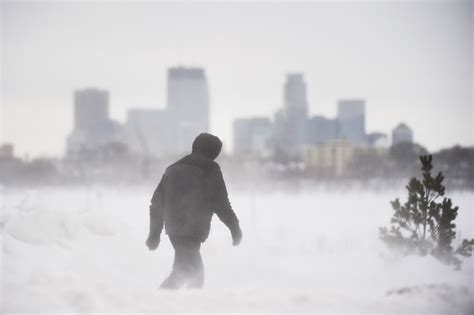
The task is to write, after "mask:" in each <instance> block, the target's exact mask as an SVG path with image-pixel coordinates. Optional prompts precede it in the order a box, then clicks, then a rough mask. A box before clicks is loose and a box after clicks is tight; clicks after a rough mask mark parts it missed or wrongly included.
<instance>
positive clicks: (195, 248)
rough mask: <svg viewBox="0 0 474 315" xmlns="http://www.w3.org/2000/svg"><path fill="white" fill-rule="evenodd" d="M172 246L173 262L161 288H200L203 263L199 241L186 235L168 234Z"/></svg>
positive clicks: (202, 277)
mask: <svg viewBox="0 0 474 315" xmlns="http://www.w3.org/2000/svg"><path fill="white" fill-rule="evenodd" d="M169 238H170V241H171V244H172V245H173V248H174V262H173V270H172V271H171V274H170V275H169V276H168V278H166V279H165V280H164V281H163V283H162V284H161V288H162V289H179V288H181V287H182V286H183V285H186V286H187V287H188V288H202V286H203V285H204V265H203V263H202V258H201V253H200V249H201V241H200V240H199V239H196V238H192V237H187V236H176V235H170V236H169Z"/></svg>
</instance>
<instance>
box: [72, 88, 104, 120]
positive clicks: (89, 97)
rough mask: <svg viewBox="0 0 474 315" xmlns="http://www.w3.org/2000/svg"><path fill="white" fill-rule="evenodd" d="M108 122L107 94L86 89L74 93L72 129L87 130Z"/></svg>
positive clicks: (97, 90)
mask: <svg viewBox="0 0 474 315" xmlns="http://www.w3.org/2000/svg"><path fill="white" fill-rule="evenodd" d="M108 120H109V92H108V91H105V90H99V89H95V88H88V89H83V90H78V91H75V92H74V129H89V128H95V127H96V126H98V125H100V124H103V123H105V122H107V121H108Z"/></svg>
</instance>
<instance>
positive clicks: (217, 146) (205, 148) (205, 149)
mask: <svg viewBox="0 0 474 315" xmlns="http://www.w3.org/2000/svg"><path fill="white" fill-rule="evenodd" d="M221 149H222V141H221V140H220V139H219V138H218V137H216V136H214V135H211V134H210V133H201V134H200V135H199V136H197V137H196V139H194V142H193V153H198V154H200V155H203V156H205V157H207V158H209V159H211V160H214V159H215V158H216V157H217V156H218V155H219V153H220V152H221Z"/></svg>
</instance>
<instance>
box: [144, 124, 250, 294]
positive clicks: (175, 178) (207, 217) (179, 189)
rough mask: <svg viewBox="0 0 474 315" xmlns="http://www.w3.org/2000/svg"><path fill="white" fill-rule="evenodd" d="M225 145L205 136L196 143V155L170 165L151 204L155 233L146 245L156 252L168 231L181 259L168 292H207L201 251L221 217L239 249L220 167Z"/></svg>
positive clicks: (166, 286) (237, 229) (237, 227)
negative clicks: (213, 222) (214, 221)
mask: <svg viewBox="0 0 474 315" xmlns="http://www.w3.org/2000/svg"><path fill="white" fill-rule="evenodd" d="M221 148H222V142H221V141H220V139H219V138H218V137H216V136H214V135H211V134H208V133H201V134H200V135H199V136H197V137H196V139H195V140H194V142H193V145H192V153H191V154H189V155H187V156H185V157H184V158H182V159H180V160H179V161H177V162H175V163H174V164H172V165H170V166H168V168H167V169H166V171H165V173H164V175H163V177H162V179H161V181H160V183H159V184H158V187H157V188H156V190H155V192H154V193H153V197H152V199H151V205H150V233H149V235H148V239H147V240H146V245H147V246H148V248H149V249H150V250H155V249H156V248H157V247H158V245H159V243H160V235H161V231H162V229H163V225H164V227H165V231H166V234H168V237H169V239H170V241H171V244H172V245H173V248H174V251H175V256H174V262H173V269H172V271H171V274H170V275H169V276H168V277H167V278H166V279H165V280H164V281H163V283H162V284H161V288H163V289H179V288H181V287H182V286H184V285H186V286H187V287H188V288H202V286H203V284H204V266H203V262H202V258H201V253H200V248H201V243H203V242H204V241H205V240H206V239H207V237H208V235H209V232H210V228H211V219H212V216H213V214H214V213H215V214H217V216H218V217H219V219H220V220H221V221H222V222H223V223H224V224H225V225H226V226H227V227H228V228H229V229H230V232H231V235H232V241H233V245H234V246H238V245H239V244H240V241H241V239H242V231H241V229H240V225H239V220H238V219H237V216H236V215H235V212H234V211H233V210H232V207H231V205H230V202H229V198H228V195H227V189H226V186H225V183H224V179H223V177H222V172H221V170H220V168H219V165H218V164H217V163H216V162H215V161H214V159H215V158H216V157H217V156H218V155H219V153H220V151H221Z"/></svg>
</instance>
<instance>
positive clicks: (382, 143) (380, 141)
mask: <svg viewBox="0 0 474 315" xmlns="http://www.w3.org/2000/svg"><path fill="white" fill-rule="evenodd" d="M367 144H368V145H369V146H371V147H388V146H389V144H388V137H387V134H385V133H383V132H371V133H369V134H367Z"/></svg>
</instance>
